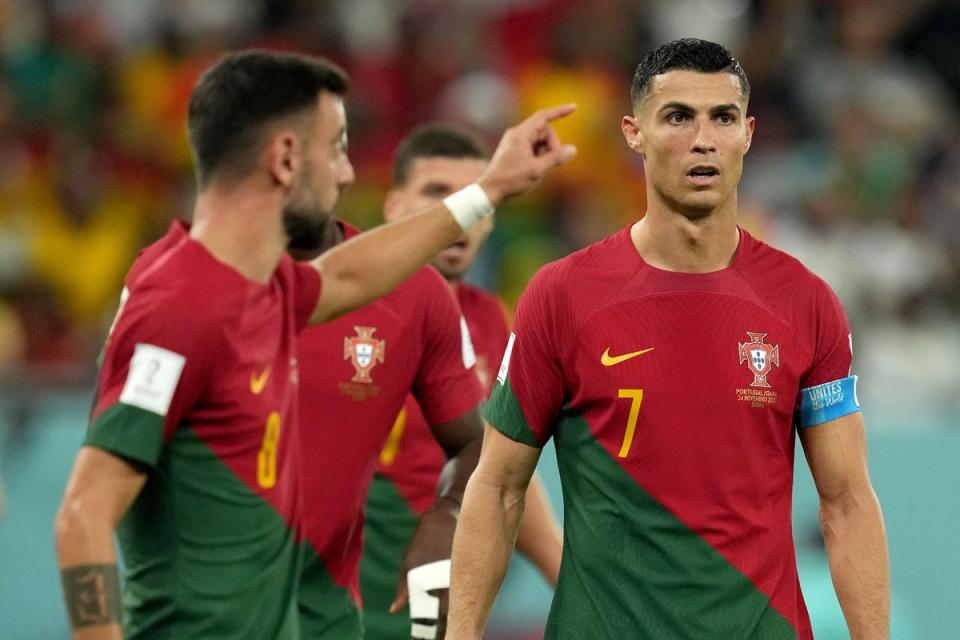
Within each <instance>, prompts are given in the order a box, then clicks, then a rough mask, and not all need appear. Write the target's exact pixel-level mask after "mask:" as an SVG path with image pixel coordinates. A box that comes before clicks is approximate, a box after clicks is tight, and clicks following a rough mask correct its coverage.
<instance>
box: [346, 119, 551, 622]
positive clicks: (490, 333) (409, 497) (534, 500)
mask: <svg viewBox="0 0 960 640" xmlns="http://www.w3.org/2000/svg"><path fill="white" fill-rule="evenodd" d="M488 158H489V154H488V152H487V150H486V148H485V145H484V144H483V143H482V142H481V141H480V140H479V139H477V138H476V137H475V136H473V135H472V134H470V133H468V132H466V131H464V130H461V129H459V128H456V127H451V126H448V125H442V124H434V125H426V126H423V127H421V128H419V129H417V130H416V131H414V132H413V133H412V134H411V135H410V136H408V137H407V138H406V139H405V140H404V141H403V142H402V143H401V144H400V146H399V147H398V149H397V153H396V156H395V160H394V168H393V186H392V187H391V189H390V192H389V194H388V195H387V200H386V204H385V213H386V218H387V219H388V220H396V219H398V218H400V217H402V216H404V215H409V214H411V213H413V212H415V211H417V210H419V209H421V208H423V207H425V206H428V205H430V204H432V203H434V202H437V201H439V200H441V199H443V198H444V197H446V196H447V195H449V194H451V193H454V192H455V191H457V190H459V189H461V188H463V187H464V186H466V185H468V184H470V183H471V182H474V181H475V180H476V179H477V178H478V177H479V176H480V175H481V173H482V172H483V170H484V168H485V167H486V165H487V161H488ZM492 226H493V225H492V218H488V219H487V220H485V221H484V222H483V223H481V224H478V225H476V226H474V227H473V229H471V230H470V231H469V232H467V233H465V234H464V236H463V237H462V238H461V239H460V240H459V241H458V242H456V243H454V244H453V245H451V246H450V247H448V248H446V249H444V250H443V251H441V252H440V253H439V254H438V255H437V257H436V258H435V259H434V260H433V263H432V264H433V266H434V267H436V269H437V270H438V271H439V272H440V273H441V274H442V275H443V277H444V278H445V279H446V281H447V282H448V283H449V287H450V288H452V290H453V292H454V293H455V295H456V298H457V301H458V302H459V304H460V309H461V311H462V312H463V317H464V318H465V320H466V324H467V328H468V329H469V334H470V336H471V338H472V342H473V347H474V350H475V352H476V367H475V368H476V372H477V375H478V376H479V377H480V380H481V382H482V384H483V388H484V392H485V393H489V390H490V387H491V385H492V384H493V379H494V375H495V374H496V371H495V369H494V367H496V366H497V363H499V361H500V358H501V356H502V355H503V350H504V348H505V347H506V344H507V338H508V336H509V333H510V332H509V329H508V328H507V322H506V317H505V314H504V309H503V305H502V304H501V302H500V300H499V299H498V298H497V297H496V296H494V295H492V294H490V293H488V292H486V291H484V290H482V289H478V288H476V287H473V286H470V285H468V284H466V283H464V282H461V279H462V277H463V274H464V273H465V272H466V270H467V269H468V268H469V266H470V264H471V263H472V262H473V259H474V258H475V257H476V255H477V252H478V251H479V249H480V247H481V246H482V244H483V242H484V241H485V240H486V238H487V236H488V235H489V233H490V230H491V229H492ZM424 408H425V407H423V404H422V402H419V398H418V397H416V396H413V395H411V396H410V397H408V398H407V402H406V403H405V405H404V408H403V410H402V411H401V412H400V414H399V415H398V416H397V418H396V420H395V421H394V424H393V429H392V430H391V432H390V437H389V439H388V440H387V444H386V446H385V447H384V448H383V451H382V452H381V453H380V461H379V465H378V468H377V473H376V474H375V475H374V477H373V482H372V484H371V485H370V491H369V493H368V495H367V501H366V510H365V515H366V524H365V526H364V546H363V559H362V561H361V565H360V586H361V590H362V595H363V604H364V611H363V625H364V629H365V630H366V637H367V638H369V639H370V640H380V639H382V638H404V637H409V636H410V624H411V622H410V620H411V616H410V613H409V611H408V610H407V609H406V608H405V607H404V608H402V609H401V606H402V592H403V589H404V588H405V587H406V583H407V580H406V577H407V569H409V568H411V565H410V563H409V562H404V553H405V552H406V551H407V549H408V548H412V545H411V538H413V537H414V532H415V531H416V532H417V536H420V535H422V527H423V525H422V524H421V526H420V528H418V527H417V523H418V521H420V520H421V518H422V517H423V515H424V514H427V513H429V511H430V509H431V508H432V506H433V505H434V504H435V497H436V487H437V483H438V481H439V479H440V477H441V472H442V470H443V468H444V465H445V459H446V456H445V455H444V451H443V449H441V448H440V447H438V446H437V444H436V440H435V438H434V437H433V435H432V434H431V429H430V428H429V427H428V423H429V422H430V421H428V420H426V419H425V418H424V410H423V409H424ZM478 429H479V425H478ZM517 549H518V550H519V551H520V552H522V553H523V554H524V555H526V556H527V557H528V558H529V559H530V560H531V561H532V562H533V563H534V565H536V566H537V568H538V569H539V570H540V571H541V573H542V574H543V575H544V577H545V578H546V579H547V580H548V581H549V582H550V583H551V584H555V583H556V579H557V574H558V573H559V570H560V553H561V540H560V531H559V527H558V526H557V524H556V520H555V518H554V516H553V513H552V510H551V508H550V505H549V502H548V501H547V499H546V494H545V493H544V491H543V489H542V488H541V487H540V485H539V483H538V482H537V481H536V478H534V480H533V481H532V482H531V483H530V486H529V488H528V490H527V498H526V509H525V510H524V513H523V517H522V519H521V523H520V530H519V534H518V537H517ZM446 551H447V552H448V551H449V548H447V549H446ZM441 557H442V558H449V555H442V556H441ZM440 577H441V581H440V583H439V584H440V585H441V586H443V587H445V586H448V585H449V573H448V572H447V573H445V574H441V576H440ZM398 578H399V581H400V582H399V585H400V589H401V594H400V595H401V597H400V599H399V600H398V598H397V593H396V592H397V585H398ZM442 601H443V605H441V609H442V615H445V612H446V607H445V606H444V605H445V599H443V600H442ZM388 610H389V611H388ZM391 612H392V613H391ZM442 615H441V617H442ZM414 618H416V619H417V620H418V623H417V624H418V625H420V626H418V630H419V631H421V632H422V633H424V635H426V636H429V634H430V633H431V631H432V630H431V629H429V626H428V625H424V624H422V621H423V620H424V619H425V618H427V616H425V615H423V614H421V613H419V611H417V612H415V615H414ZM440 626H441V629H440V630H442V626H443V625H442V624H441V625H440Z"/></svg>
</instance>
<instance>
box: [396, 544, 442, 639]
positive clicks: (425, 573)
mask: <svg viewBox="0 0 960 640" xmlns="http://www.w3.org/2000/svg"><path fill="white" fill-rule="evenodd" d="M449 588H450V560H437V561H436V562H429V563H427V564H422V565H420V566H419V567H414V568H413V569H410V571H408V572H407V591H408V592H409V594H410V620H411V627H410V636H411V637H412V638H417V639H422V640H434V639H435V638H436V637H437V619H438V618H439V617H440V599H439V598H438V597H437V596H435V595H432V594H431V593H430V592H431V591H433V590H434V589H449Z"/></svg>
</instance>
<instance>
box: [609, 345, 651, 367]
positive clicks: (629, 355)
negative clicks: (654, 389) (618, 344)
mask: <svg viewBox="0 0 960 640" xmlns="http://www.w3.org/2000/svg"><path fill="white" fill-rule="evenodd" d="M648 351H653V347H650V348H649V349H641V350H640V351H634V352H632V353H624V354H623V355H620V356H611V355H610V347H607V350H606V351H604V352H603V355H602V356H600V364H602V365H603V366H605V367H612V366H613V365H615V364H620V363H621V362H624V361H626V360H629V359H630V358H636V357H637V356H642V355H643V354H645V353H647V352H648Z"/></svg>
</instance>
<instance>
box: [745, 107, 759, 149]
mask: <svg viewBox="0 0 960 640" xmlns="http://www.w3.org/2000/svg"><path fill="white" fill-rule="evenodd" d="M756 125H757V119H756V118H754V117H753V116H748V117H747V146H746V148H744V150H743V152H744V153H746V152H747V151H750V144H751V143H752V142H753V130H754V127H756Z"/></svg>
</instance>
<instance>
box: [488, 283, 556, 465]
mask: <svg viewBox="0 0 960 640" xmlns="http://www.w3.org/2000/svg"><path fill="white" fill-rule="evenodd" d="M551 273H552V272H551ZM550 282H552V278H548V277H547V275H545V272H544V271H543V270H541V272H540V273H539V274H538V275H537V276H535V277H534V279H533V280H532V281H531V282H530V285H529V286H528V287H527V290H526V291H525V292H524V293H523V295H522V296H521V297H520V301H519V303H518V304H517V312H516V316H515V318H514V326H513V333H511V334H510V339H509V341H508V342H507V348H506V350H505V351H504V354H503V361H502V362H501V364H500V370H499V372H498V373H497V380H496V382H495V383H494V385H493V391H492V392H491V395H490V399H489V401H488V402H487V405H486V407H485V410H484V414H485V415H484V417H485V418H486V419H487V421H488V422H489V423H490V424H492V425H493V426H494V427H496V428H497V429H498V430H499V431H500V432H501V433H503V434H504V435H505V436H507V437H508V438H511V439H512V440H516V441H517V442H521V443H523V444H527V445H530V446H533V447H542V446H543V445H544V444H546V441H547V440H548V439H549V438H550V435H551V434H552V433H553V429H554V425H555V424H556V420H557V416H558V415H559V413H560V408H561V406H562V405H563V399H564V396H565V380H564V377H563V368H562V366H561V364H560V363H561V355H560V353H559V351H558V349H557V347H556V343H557V341H558V339H559V336H558V332H557V328H556V322H555V321H556V319H557V315H556V313H555V310H554V309H552V308H551V307H552V304H553V303H554V301H555V298H554V297H553V296H551V295H550V293H549V289H550Z"/></svg>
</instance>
